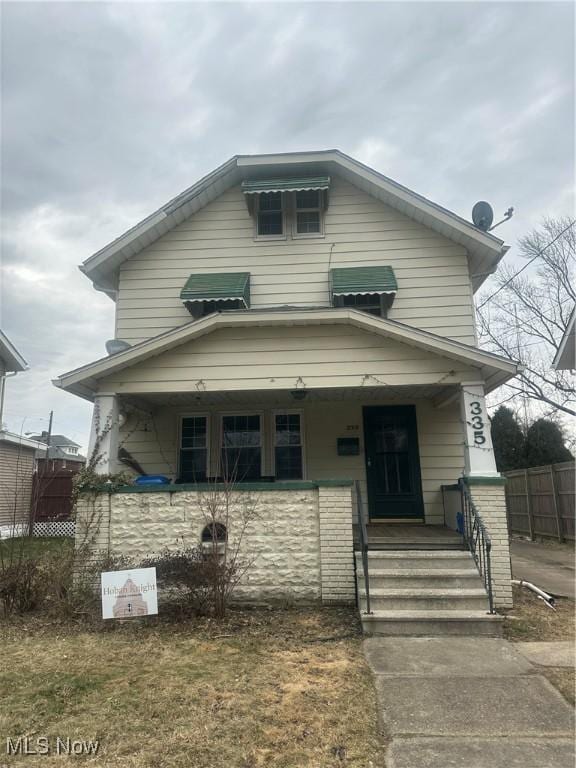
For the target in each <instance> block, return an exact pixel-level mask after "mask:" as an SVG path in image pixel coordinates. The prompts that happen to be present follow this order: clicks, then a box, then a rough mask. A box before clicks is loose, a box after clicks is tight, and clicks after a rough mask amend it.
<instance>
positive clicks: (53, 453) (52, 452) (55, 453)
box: [36, 445, 86, 464]
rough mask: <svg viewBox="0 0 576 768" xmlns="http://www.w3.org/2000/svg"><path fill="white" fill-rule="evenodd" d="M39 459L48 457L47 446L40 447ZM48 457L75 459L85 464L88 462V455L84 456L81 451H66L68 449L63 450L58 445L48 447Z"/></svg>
mask: <svg viewBox="0 0 576 768" xmlns="http://www.w3.org/2000/svg"><path fill="white" fill-rule="evenodd" d="M36 458H37V459H45V458H46V446H45V445H44V447H43V448H40V449H39V450H38V451H37V453H36ZM48 459H49V460H50V459H62V460H63V461H75V462H77V463H79V464H84V463H85V462H86V456H82V454H80V453H66V451H63V450H62V448H58V447H57V446H50V448H49V449H48Z"/></svg>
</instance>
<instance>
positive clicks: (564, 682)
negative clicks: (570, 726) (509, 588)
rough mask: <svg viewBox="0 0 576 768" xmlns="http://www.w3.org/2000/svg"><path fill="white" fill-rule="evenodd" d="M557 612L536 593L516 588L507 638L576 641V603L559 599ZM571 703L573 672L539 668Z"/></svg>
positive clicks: (572, 670) (563, 669)
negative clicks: (575, 639)
mask: <svg viewBox="0 0 576 768" xmlns="http://www.w3.org/2000/svg"><path fill="white" fill-rule="evenodd" d="M555 608H556V610H555V611H553V610H551V609H550V608H548V607H547V606H546V605H545V604H544V603H543V602H542V600H540V599H539V598H538V597H536V595H535V594H534V593H533V592H530V591H529V590H527V589H525V588H522V587H514V608H513V610H512V611H510V613H509V614H508V615H507V616H506V620H505V622H504V636H505V637H506V638H507V639H508V640H511V641H512V642H522V641H523V642H536V641H556V640H574V634H575V632H574V628H575V627H574V624H575V611H574V608H575V606H574V603H573V602H572V601H571V600H567V599H558V601H557V603H556V606H555ZM538 672H539V674H541V675H544V676H545V677H547V678H548V680H549V681H550V682H551V683H552V685H553V686H554V687H555V688H557V689H558V690H559V691H560V693H561V694H562V695H563V696H564V697H565V698H566V699H567V700H568V701H569V702H570V703H571V704H574V701H575V685H576V676H575V673H574V669H568V668H565V667H538Z"/></svg>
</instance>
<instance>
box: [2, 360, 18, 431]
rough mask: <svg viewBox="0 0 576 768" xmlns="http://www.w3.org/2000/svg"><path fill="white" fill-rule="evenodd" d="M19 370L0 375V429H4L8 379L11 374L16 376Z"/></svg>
mask: <svg viewBox="0 0 576 768" xmlns="http://www.w3.org/2000/svg"><path fill="white" fill-rule="evenodd" d="M16 373H17V371H11V372H10V373H3V374H2V376H0V429H2V424H3V423H4V422H3V416H4V393H5V392H6V379H7V378H8V377H9V376H16Z"/></svg>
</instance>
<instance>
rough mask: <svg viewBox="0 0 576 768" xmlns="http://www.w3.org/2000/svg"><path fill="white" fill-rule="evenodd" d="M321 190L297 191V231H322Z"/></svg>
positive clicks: (310, 233)
mask: <svg viewBox="0 0 576 768" xmlns="http://www.w3.org/2000/svg"><path fill="white" fill-rule="evenodd" d="M320 224H321V223H320V192H319V190H317V189H309V190H304V191H302V192H296V232H297V234H299V235H312V234H318V233H319V232H320Z"/></svg>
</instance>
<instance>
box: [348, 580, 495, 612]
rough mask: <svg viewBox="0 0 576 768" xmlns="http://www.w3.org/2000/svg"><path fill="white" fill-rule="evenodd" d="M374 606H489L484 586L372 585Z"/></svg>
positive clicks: (435, 608)
mask: <svg viewBox="0 0 576 768" xmlns="http://www.w3.org/2000/svg"><path fill="white" fill-rule="evenodd" d="M358 597H359V600H360V610H361V611H363V610H365V608H366V596H365V592H364V588H363V585H361V586H360V589H359V590H358ZM370 607H371V608H372V610H373V611H374V610H391V611H402V610H414V611H431V612H432V611H433V612H437V611H450V610H455V611H482V610H485V611H487V610H488V596H487V595H486V592H485V590H484V589H387V588H386V589H372V588H371V589H370Z"/></svg>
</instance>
